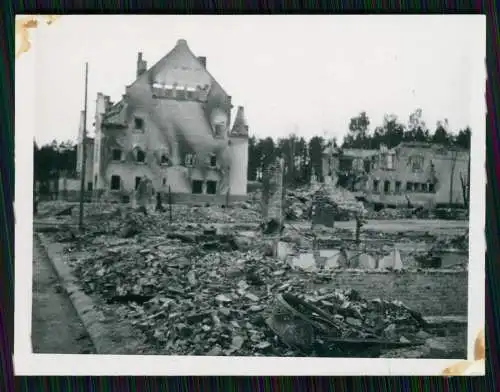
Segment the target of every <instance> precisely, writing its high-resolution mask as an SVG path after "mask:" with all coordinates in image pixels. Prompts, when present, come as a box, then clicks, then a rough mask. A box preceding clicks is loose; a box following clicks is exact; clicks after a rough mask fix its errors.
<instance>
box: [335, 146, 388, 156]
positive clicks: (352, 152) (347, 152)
mask: <svg viewBox="0 0 500 392" xmlns="http://www.w3.org/2000/svg"><path fill="white" fill-rule="evenodd" d="M340 151H341V152H342V155H343V156H345V157H352V158H368V157H372V156H374V155H377V154H378V153H379V152H380V151H379V150H365V149H363V148H343V149H341V150H340Z"/></svg>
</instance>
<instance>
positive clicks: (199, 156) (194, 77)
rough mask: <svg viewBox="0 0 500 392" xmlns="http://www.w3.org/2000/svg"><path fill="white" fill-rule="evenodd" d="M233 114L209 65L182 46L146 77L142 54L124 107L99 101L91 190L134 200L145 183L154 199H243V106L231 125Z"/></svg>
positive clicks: (105, 99) (245, 160) (90, 156)
mask: <svg viewBox="0 0 500 392" xmlns="http://www.w3.org/2000/svg"><path fill="white" fill-rule="evenodd" d="M232 108H233V105H232V99H231V96H230V95H228V94H227V93H226V91H225V90H224V89H223V88H222V86H221V85H220V84H219V83H218V82H217V81H216V80H215V79H214V78H213V76H212V75H211V74H210V73H209V72H208V70H207V59H206V58H205V57H197V56H195V55H194V54H193V52H192V51H191V50H190V48H189V47H188V44H187V42H186V41H185V40H183V39H180V40H178V41H177V44H176V46H175V47H174V48H173V49H172V50H171V51H170V52H169V53H168V54H167V55H165V56H164V57H163V58H161V59H160V60H159V61H158V62H157V63H156V64H155V65H153V66H152V67H151V68H149V69H148V67H147V63H146V61H145V60H144V59H143V57H142V53H139V54H138V58H137V75H136V80H135V81H134V82H133V83H132V84H131V85H129V86H127V87H126V92H125V94H124V95H123V96H122V99H121V100H120V101H119V102H116V103H113V102H111V101H110V98H109V97H108V96H106V95H104V94H102V93H98V94H97V102H96V113H95V120H94V126H95V138H94V139H93V140H89V141H88V144H87V146H88V148H87V154H86V155H87V163H86V168H87V169H86V183H87V187H86V188H87V190H93V191H94V192H93V193H94V194H99V195H101V196H102V195H108V196H124V195H130V194H131V193H132V192H133V191H134V190H135V189H137V187H138V186H139V183H140V182H141V180H142V179H145V178H146V179H147V180H149V181H150V184H151V186H152V189H153V192H171V193H172V194H178V195H187V194H197V195H199V196H198V198H200V197H201V198H202V199H203V197H205V198H213V197H214V195H227V194H230V195H231V196H232V197H233V198H234V197H236V198H238V197H241V198H244V197H245V196H246V191H247V190H246V185H247V165H248V124H247V121H246V118H245V114H244V109H243V107H242V106H239V107H238V108H237V111H236V115H235V118H234V120H233V121H232V119H231V110H232ZM82 121H83V119H82ZM80 128H81V129H80V140H79V147H78V160H77V161H78V162H77V165H78V168H80V167H81V159H82V152H81V151H82V148H81V147H82V146H81V141H82V137H81V135H82V132H83V127H80ZM203 195H206V196H203Z"/></svg>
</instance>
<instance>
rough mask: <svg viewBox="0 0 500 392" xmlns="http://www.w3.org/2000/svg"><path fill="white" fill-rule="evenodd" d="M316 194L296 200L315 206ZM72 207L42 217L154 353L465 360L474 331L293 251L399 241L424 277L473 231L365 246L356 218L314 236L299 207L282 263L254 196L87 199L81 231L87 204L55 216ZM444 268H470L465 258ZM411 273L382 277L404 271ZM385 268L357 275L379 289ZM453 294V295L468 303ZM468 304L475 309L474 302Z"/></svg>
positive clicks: (389, 246) (86, 284)
mask: <svg viewBox="0 0 500 392" xmlns="http://www.w3.org/2000/svg"><path fill="white" fill-rule="evenodd" d="M294 197H295V198H296V197H297V196H294ZM298 197H302V196H300V195H299V196H298ZM309 200H310V199H309V198H308V197H307V198H305V202H304V201H300V200H299V201H297V202H296V203H295V204H297V203H298V202H300V203H302V204H305V205H307V203H308V201H309ZM288 204H289V205H291V206H293V204H294V203H291V204H290V203H288ZM69 206H70V204H68V203H62V202H55V203H42V204H41V205H40V207H39V218H38V219H36V220H38V221H39V223H40V222H44V223H45V224H46V227H49V226H50V225H52V226H53V227H57V228H59V230H58V231H55V232H53V233H49V236H50V238H51V240H53V241H57V242H64V243H66V244H67V248H66V252H67V256H68V260H69V264H70V266H71V267H72V269H73V271H74V274H75V275H76V276H77V277H78V278H79V280H80V283H81V285H82V287H83V289H84V291H85V292H86V293H88V294H89V295H91V296H92V297H93V298H95V299H96V302H97V303H98V304H99V306H101V307H103V308H106V310H107V312H108V313H109V311H110V310H111V311H112V312H114V314H116V315H117V317H118V318H119V319H120V320H121V322H126V323H130V324H131V325H133V326H135V328H136V330H137V331H138V334H139V335H141V336H143V337H144V339H146V341H147V342H148V345H149V347H150V350H149V351H148V353H150V354H182V355H272V356H301V355H328V356H335V355H349V354H352V353H356V356H381V355H383V356H387V355H395V356H415V357H434V358H436V357H440V356H442V357H447V356H448V357H450V356H455V357H456V356H457V355H458V356H464V355H465V346H466V342H465V339H466V331H465V330H464V329H460V330H452V329H450V328H448V329H443V328H441V329H436V328H435V327H432V326H431V325H428V324H427V323H426V322H425V320H424V319H423V318H422V315H421V314H420V313H418V312H416V311H414V310H412V309H410V308H409V307H408V306H407V305H406V304H404V303H401V302H400V301H397V298H394V297H392V296H383V297H382V298H377V297H379V295H378V293H377V292H372V294H371V295H366V294H365V295H363V297H364V298H362V297H361V296H360V294H359V292H362V291H364V292H365V293H369V292H370V291H369V290H358V291H357V290H352V289H351V290H350V289H349V288H348V287H340V288H339V287H336V283H337V282H340V281H341V279H338V280H336V274H337V273H338V269H332V270H328V269H323V268H311V269H309V270H307V269H301V268H298V267H297V266H296V265H295V264H294V263H293V257H294V255H297V254H301V253H303V252H312V251H313V245H314V244H316V246H319V247H320V248H323V249H336V248H339V247H342V248H345V249H347V251H349V252H354V253H355V252H358V253H359V252H364V253H367V254H369V255H370V256H371V257H373V258H381V257H383V256H385V255H387V253H389V252H391V251H392V250H393V249H394V247H395V245H396V246H397V247H398V249H399V250H398V251H399V253H400V255H401V259H402V261H403V266H404V268H405V270H406V269H412V270H413V272H412V273H418V271H416V270H415V269H416V268H421V267H422V268H423V267H425V268H427V267H436V266H437V265H438V264H439V263H438V261H436V260H437V259H439V260H441V259H442V258H443V256H442V251H443V249H450V250H453V251H459V252H462V253H464V252H465V250H466V244H467V242H468V234H467V233H466V234H463V230H459V232H460V234H458V235H457V233H452V234H451V235H446V234H445V233H443V231H442V230H441V231H439V232H437V231H436V232H433V231H432V228H430V229H428V230H425V231H411V229H408V228H407V227H406V228H405V227H402V230H401V232H397V231H396V232H394V231H392V233H388V232H383V231H380V230H375V229H367V230H364V231H363V232H362V236H361V241H362V243H361V245H358V244H355V243H354V241H353V230H352V229H351V228H347V226H348V225H347V224H350V223H351V222H340V223H345V224H346V225H345V226H346V228H344V229H342V228H335V229H326V228H325V229H315V230H314V231H313V230H312V229H311V225H310V223H307V221H304V219H305V218H307V217H308V215H307V213H302V215H301V216H300V218H304V219H298V218H299V217H297V216H296V215H300V214H299V213H297V211H298V209H299V207H298V206H297V205H295V213H294V214H295V215H294V219H295V220H294V221H293V222H291V223H289V224H287V225H286V228H285V230H284V232H283V233H282V241H283V243H286V244H287V251H286V252H285V253H284V254H283V255H279V257H277V258H273V257H272V256H271V254H272V252H271V245H270V240H269V239H268V238H267V237H266V236H264V235H262V234H261V231H260V229H259V224H260V212H259V207H258V206H257V205H255V204H253V203H238V204H233V205H231V206H229V207H226V208H224V207H222V206H221V207H216V206H210V207H206V206H203V207H201V206H198V207H195V206H185V205H173V206H172V210H171V214H170V211H169V208H168V206H165V208H166V211H165V212H162V213H154V212H152V211H150V212H149V213H148V214H143V213H142V212H137V211H132V210H131V209H130V208H129V207H126V206H124V205H119V204H103V203H101V204H86V205H85V226H86V227H85V231H84V232H83V233H79V232H78V231H77V230H76V229H75V228H74V224H75V223H76V222H77V216H78V205H77V204H72V206H73V210H72V211H71V212H68V215H64V214H63V215H62V216H60V217H56V216H55V215H56V214H57V213H58V212H61V211H63V210H64V209H67V208H68V207H69ZM292 208H293V207H292ZM306 209H307V207H306ZM170 215H171V216H172V223H171V222H170ZM196 222H202V223H196ZM39 223H35V225H39ZM368 223H369V222H368ZM61 228H62V230H61ZM440 258H441V259H440ZM456 259H457V258H456V257H455V258H454V260H455V261H456ZM442 264H443V266H444V267H447V268H454V269H455V270H457V271H462V272H464V271H466V268H465V267H466V266H465V263H464V260H459V261H457V262H456V263H453V262H451V263H442ZM444 264H446V265H444ZM405 273H407V272H404V270H403V272H391V271H389V272H387V271H381V272H380V274H393V275H391V276H395V277H397V276H398V274H405ZM465 273H466V272H465ZM377 274H378V273H377ZM377 274H375V273H362V272H360V273H359V275H357V278H355V279H356V280H357V281H358V282H359V281H361V282H362V284H365V285H366V287H370V285H371V284H372V283H373V282H374V281H373V280H372V279H374V278H372V276H373V277H375V276H378V275H377ZM455 275H456V276H457V278H456V279H458V280H457V281H456V282H457V285H460V287H463V284H462V283H463V282H462V281H461V280H460V279H462V278H463V276H464V275H463V273H462V274H454V273H453V272H450V274H449V276H448V277H447V279H448V281H449V282H450V283H449V284H450V287H452V286H453V281H454V279H455ZM459 276H460V277H461V278H460V279H459V278H458V277H459ZM395 279H396V278H395ZM423 279H428V281H429V282H432V280H433V279H435V276H434V275H433V274H423V273H422V277H421V278H420V281H421V280H423ZM466 281H467V280H466V279H465V282H466ZM358 284H359V283H358ZM421 284H422V287H425V286H426V285H427V286H429V287H431V286H432V285H430V284H426V283H425V282H421ZM465 292H466V291H465ZM450 294H451V295H452V296H453V297H454V298H453V301H455V302H459V301H460V300H461V299H460V298H458V299H457V298H456V297H455V296H456V293H454V292H453V291H452V292H451V293H450ZM418 295H419V298H416V299H415V301H418V300H419V301H421V303H422V304H424V305H422V306H420V308H421V309H426V308H432V306H430V305H429V306H426V305H425V304H426V301H429V303H430V301H432V298H426V296H425V293H424V294H423V293H418ZM432 295H433V292H432V291H431V292H429V294H428V296H429V297H432ZM391 297H392V298H391ZM301 300H302V301H305V302H301ZM463 301H465V302H464V303H465V304H466V303H467V298H466V297H465V298H463ZM314 306H316V308H314ZM434 309H436V307H434ZM443 309H445V305H444V304H443ZM443 309H441V310H439V312H440V313H441V312H442V310H443ZM454 309H460V307H458V308H457V307H455V308H454ZM465 309H466V307H465ZM424 315H425V316H427V315H429V314H424ZM457 345H458V346H459V347H460V346H463V350H459V352H458V354H457V353H455V352H453V351H452V350H453V349H452V348H450V347H456V346H457Z"/></svg>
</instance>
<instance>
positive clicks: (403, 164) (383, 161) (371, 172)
mask: <svg viewBox="0 0 500 392" xmlns="http://www.w3.org/2000/svg"><path fill="white" fill-rule="evenodd" d="M469 165H470V152H469V151H467V150H462V149H458V148H455V147H453V148H450V147H447V146H442V145H436V144H431V143H419V142H409V143H401V144H399V145H398V146H396V147H394V148H392V149H388V148H386V147H385V146H381V147H380V149H378V150H362V149H341V148H335V147H332V146H328V147H327V148H326V149H325V151H324V153H323V171H324V173H326V181H332V182H334V183H336V184H338V185H340V186H343V187H345V188H347V189H349V190H351V191H353V192H356V193H358V194H359V195H363V197H365V199H366V200H367V201H369V202H373V203H380V204H384V205H393V206H398V205H408V204H412V205H437V204H441V205H443V204H454V205H463V204H465V203H466V201H465V199H466V198H467V194H468V184H469ZM464 191H465V195H466V196H465V198H464Z"/></svg>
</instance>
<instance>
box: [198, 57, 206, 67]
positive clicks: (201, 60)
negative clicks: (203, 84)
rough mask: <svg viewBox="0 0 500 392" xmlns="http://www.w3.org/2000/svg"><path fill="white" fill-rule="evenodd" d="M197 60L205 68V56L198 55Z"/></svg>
mask: <svg viewBox="0 0 500 392" xmlns="http://www.w3.org/2000/svg"><path fill="white" fill-rule="evenodd" d="M198 61H199V62H200V63H201V65H203V68H207V58H206V57H205V56H199V57H198Z"/></svg>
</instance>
